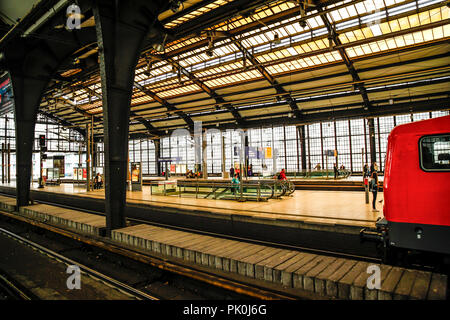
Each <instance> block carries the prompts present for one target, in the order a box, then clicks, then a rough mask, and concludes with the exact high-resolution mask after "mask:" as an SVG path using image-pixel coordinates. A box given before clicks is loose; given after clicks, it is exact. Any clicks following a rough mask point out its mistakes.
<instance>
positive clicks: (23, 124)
mask: <svg viewBox="0 0 450 320" xmlns="http://www.w3.org/2000/svg"><path fill="white" fill-rule="evenodd" d="M10 76H11V83H12V87H13V92H14V109H15V112H14V117H15V127H16V195H17V199H16V201H17V202H16V203H17V206H18V207H21V206H26V205H28V200H29V195H30V182H31V181H30V179H31V166H32V155H33V144H34V127H35V124H36V117H37V111H38V108H39V103H40V101H41V96H42V93H43V90H44V89H45V87H46V86H47V83H48V80H47V79H45V80H44V79H39V78H31V77H26V76H24V75H23V74H21V73H20V72H19V71H17V70H11V73H10Z"/></svg>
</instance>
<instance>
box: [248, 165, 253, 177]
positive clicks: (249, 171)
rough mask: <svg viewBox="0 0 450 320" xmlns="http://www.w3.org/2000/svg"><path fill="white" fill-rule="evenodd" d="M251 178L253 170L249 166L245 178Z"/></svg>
mask: <svg viewBox="0 0 450 320" xmlns="http://www.w3.org/2000/svg"><path fill="white" fill-rule="evenodd" d="M252 176H253V168H252V165H251V164H249V165H248V168H247V177H252Z"/></svg>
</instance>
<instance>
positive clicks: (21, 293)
mask: <svg viewBox="0 0 450 320" xmlns="http://www.w3.org/2000/svg"><path fill="white" fill-rule="evenodd" d="M0 234H3V235H6V236H7V237H8V238H11V239H14V240H16V241H18V242H20V243H21V244H23V245H26V246H28V247H30V248H32V249H34V250H37V251H38V252H39V253H41V254H43V255H45V256H47V257H48V258H50V259H53V260H55V261H57V262H60V263H63V264H65V265H66V266H73V265H76V266H78V267H79V268H80V271H81V273H82V274H84V275H87V276H89V277H90V278H93V279H96V280H97V281H100V282H102V283H103V284H106V285H107V286H109V287H110V288H112V289H116V290H118V291H120V292H121V293H123V294H126V295H128V296H129V297H130V298H133V299H136V300H159V298H158V297H156V296H154V295H151V294H149V293H146V292H144V291H141V290H138V289H135V288H133V287H131V286H129V285H127V284H125V283H123V282H120V281H118V280H115V279H113V278H111V277H109V276H108V275H106V274H103V273H101V272H98V271H96V270H94V269H92V268H89V267H88V266H85V265H83V264H82V263H81V262H79V261H74V260H73V259H69V258H67V257H65V256H63V255H61V254H59V253H57V252H55V251H53V250H50V249H48V248H46V247H44V246H42V245H40V244H38V243H35V242H33V241H31V240H29V239H26V238H24V237H21V236H20V235H18V234H16V233H14V232H11V231H9V230H6V229H4V228H0ZM0 281H1V282H2V283H4V285H5V287H8V288H10V290H11V291H13V292H14V294H15V295H16V296H18V297H20V298H22V299H23V300H31V299H32V298H33V297H32V296H31V295H30V294H29V293H27V292H25V290H24V289H23V288H22V289H20V288H19V287H18V286H17V285H15V284H14V282H15V281H14V280H11V279H8V278H7V277H5V276H2V275H1V274H0ZM34 298H36V297H34Z"/></svg>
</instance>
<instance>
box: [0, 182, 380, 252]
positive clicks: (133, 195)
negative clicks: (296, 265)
mask: <svg viewBox="0 0 450 320" xmlns="http://www.w3.org/2000/svg"><path fill="white" fill-rule="evenodd" d="M37 187H38V185H37V184H33V187H32V191H31V198H32V199H34V200H36V201H41V202H46V203H49V204H51V203H53V204H60V205H65V206H70V207H72V208H73V209H77V208H78V209H84V210H93V211H97V212H104V190H103V189H101V190H94V191H90V192H86V189H85V188H84V187H81V186H77V185H72V184H62V185H60V186H46V187H45V188H43V189H38V188H37ZM0 193H3V194H6V195H14V194H15V185H14V184H13V183H11V184H9V185H6V184H3V185H0ZM377 199H379V200H381V199H382V193H379V195H378V198H377ZM377 206H378V208H379V210H380V211H378V212H373V211H372V208H371V204H366V203H365V195H364V193H363V192H339V191H310V190H296V191H295V192H294V194H293V195H292V196H290V197H284V198H283V199H282V200H280V199H269V201H266V202H237V201H227V200H214V199H196V198H195V197H192V198H187V197H178V196H161V195H152V194H150V187H148V186H143V190H142V191H133V192H131V191H130V192H127V206H126V216H127V217H128V218H135V219H141V220H145V221H150V222H156V223H161V224H165V225H172V226H179V227H184V228H190V229H195V230H200V231H205V232H212V233H219V234H226V235H230V236H236V237H242V238H249V239H256V240H262V241H268V242H277V243H283V244H289V245H295V246H306V247H313V248H315V249H319V250H339V251H341V252H345V253H348V254H355V255H365V256H367V255H375V248H374V245H373V244H370V243H360V241H359V234H360V231H361V229H362V228H374V227H375V223H376V221H377V219H378V218H380V217H381V216H382V204H381V203H379V202H377ZM342 250H343V251H342Z"/></svg>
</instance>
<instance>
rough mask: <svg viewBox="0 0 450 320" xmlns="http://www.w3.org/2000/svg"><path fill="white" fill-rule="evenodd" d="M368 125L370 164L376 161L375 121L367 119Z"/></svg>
mask: <svg viewBox="0 0 450 320" xmlns="http://www.w3.org/2000/svg"><path fill="white" fill-rule="evenodd" d="M367 122H368V125H369V144H370V162H371V163H374V162H376V161H377V151H376V145H375V143H376V142H375V121H374V120H373V118H371V119H368V121H367Z"/></svg>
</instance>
